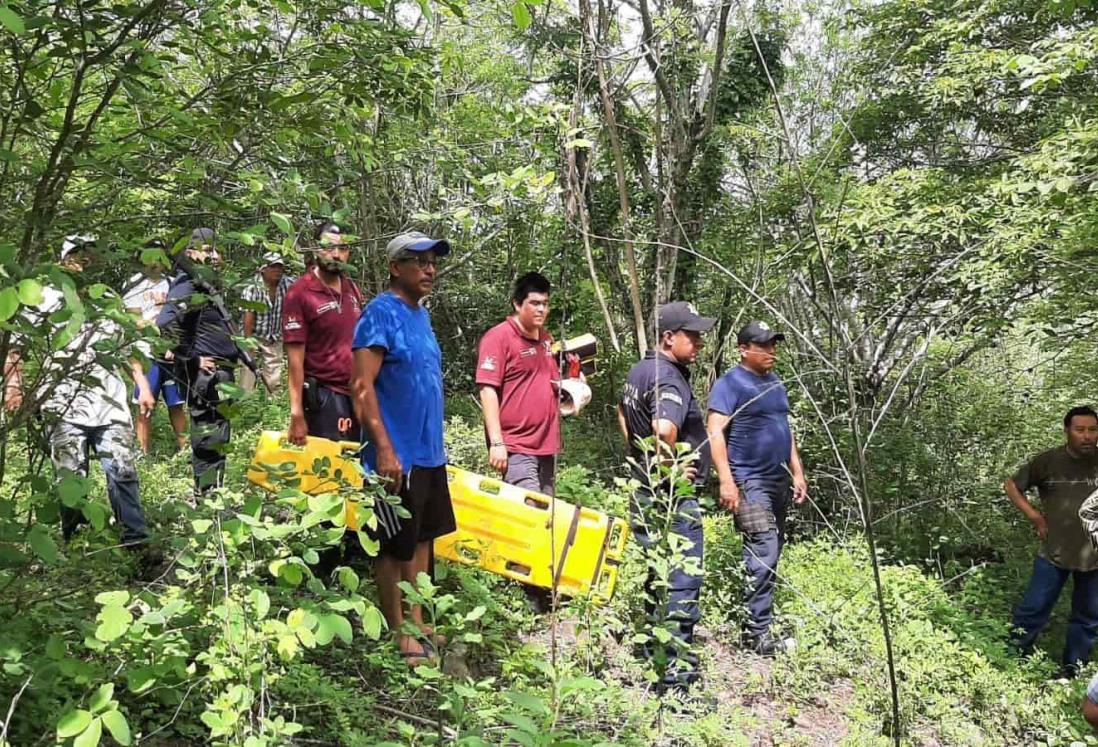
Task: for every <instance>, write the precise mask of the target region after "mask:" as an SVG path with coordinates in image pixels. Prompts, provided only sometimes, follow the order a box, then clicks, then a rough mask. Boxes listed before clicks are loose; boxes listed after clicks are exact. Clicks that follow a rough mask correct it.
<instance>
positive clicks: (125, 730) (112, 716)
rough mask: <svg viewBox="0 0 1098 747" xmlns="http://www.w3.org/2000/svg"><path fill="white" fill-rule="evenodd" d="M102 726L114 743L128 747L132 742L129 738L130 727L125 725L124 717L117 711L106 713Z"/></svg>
mask: <svg viewBox="0 0 1098 747" xmlns="http://www.w3.org/2000/svg"><path fill="white" fill-rule="evenodd" d="M103 725H104V726H106V727H107V731H109V732H110V733H111V736H112V737H114V741H116V742H118V743H119V744H121V745H128V744H130V742H131V741H132V739H131V737H130V725H129V724H128V723H126V717H125V716H123V715H122V714H121V713H120V712H118V711H107V712H106V713H104V714H103Z"/></svg>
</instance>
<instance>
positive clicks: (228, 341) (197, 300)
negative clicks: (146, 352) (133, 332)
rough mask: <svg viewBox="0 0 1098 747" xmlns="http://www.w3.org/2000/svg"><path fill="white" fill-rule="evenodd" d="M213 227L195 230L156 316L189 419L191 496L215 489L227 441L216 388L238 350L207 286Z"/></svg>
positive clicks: (214, 262)
mask: <svg viewBox="0 0 1098 747" xmlns="http://www.w3.org/2000/svg"><path fill="white" fill-rule="evenodd" d="M216 240H217V239H216V236H215V234H214V231H213V229H212V228H196V229H194V231H192V232H191V239H190V241H189V242H188V243H187V248H186V249H185V250H184V260H183V261H179V260H177V265H178V271H177V272H176V274H175V275H174V276H173V277H172V280H171V285H170V286H169V288H168V298H167V300H166V301H165V303H164V306H163V307H161V309H160V313H159V314H158V315H157V317H156V326H157V327H159V328H160V335H161V337H164V338H165V339H167V340H169V341H171V344H172V348H171V350H169V351H168V354H167V355H166V356H165V358H166V360H169V361H170V362H171V363H172V365H173V367H174V368H173V370H174V372H175V373H174V375H175V377H176V381H178V382H179V384H180V386H182V387H183V391H184V394H185V395H186V397H187V406H188V409H189V411H190V418H191V467H192V469H193V471H194V485H195V494H196V495H200V494H203V493H206V492H207V491H208V490H210V489H211V488H213V487H220V486H221V484H222V482H223V480H224V477H225V450H226V448H227V447H228V444H229V439H230V437H231V436H232V428H231V425H230V423H229V418H228V417H227V416H226V414H225V412H224V411H225V406H226V404H227V402H226V401H224V400H223V399H222V395H221V392H220V390H219V389H218V385H219V384H224V383H230V382H232V381H233V378H234V377H233V370H234V369H235V368H236V365H237V361H238V360H239V359H240V349H239V348H237V346H236V343H235V342H234V341H233V337H232V328H231V326H230V322H229V319H228V317H227V316H226V312H225V309H224V304H223V303H221V300H220V295H219V293H218V291H217V289H216V288H215V287H214V286H213V284H212V283H211V280H212V278H213V277H215V272H214V270H216V268H218V267H219V266H220V265H221V254H220V252H218V250H217V245H216Z"/></svg>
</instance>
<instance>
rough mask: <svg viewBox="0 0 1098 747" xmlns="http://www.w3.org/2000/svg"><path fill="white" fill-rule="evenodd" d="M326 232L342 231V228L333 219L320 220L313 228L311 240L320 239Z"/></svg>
mask: <svg viewBox="0 0 1098 747" xmlns="http://www.w3.org/2000/svg"><path fill="white" fill-rule="evenodd" d="M326 233H343V229H342V228H341V227H340V225H339V224H338V223H336V222H335V221H331V220H322V221H320V222H319V223H317V224H316V228H314V229H313V241H320V238H321V237H322V236H323V235H324V234H326Z"/></svg>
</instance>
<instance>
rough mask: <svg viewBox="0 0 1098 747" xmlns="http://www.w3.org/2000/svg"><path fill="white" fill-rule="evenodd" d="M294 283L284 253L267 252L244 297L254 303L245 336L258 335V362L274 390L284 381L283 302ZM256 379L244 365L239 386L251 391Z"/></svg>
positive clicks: (247, 315)
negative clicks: (288, 273) (288, 272)
mask: <svg viewBox="0 0 1098 747" xmlns="http://www.w3.org/2000/svg"><path fill="white" fill-rule="evenodd" d="M292 284H293V278H291V277H289V276H288V275H286V268H285V260H283V259H282V255H281V254H279V253H278V252H267V253H266V254H264V255H263V266H262V267H261V268H260V270H259V276H258V277H257V278H256V279H255V281H254V282H252V283H250V284H249V285H248V286H247V287H246V288H245V289H244V292H243V294H242V296H243V298H244V301H246V302H247V303H249V304H251V306H249V307H248V308H245V310H244V336H245V337H255V338H256V341H257V343H258V346H257V347H256V349H255V362H256V366H257V367H258V369H259V375H260V376H262V377H263V381H264V383H266V385H267V390H268V391H270V392H272V393H273V392H275V391H277V390H278V388H279V385H280V384H281V382H282V306H283V303H284V302H285V300H286V293H287V292H288V291H289V290H290V286H291V285H292ZM255 383H256V378H255V374H253V373H252V372H251V371H249V370H247V369H245V370H244V371H243V372H242V373H241V375H240V386H241V387H242V388H244V389H245V390H247V391H251V390H253V389H255Z"/></svg>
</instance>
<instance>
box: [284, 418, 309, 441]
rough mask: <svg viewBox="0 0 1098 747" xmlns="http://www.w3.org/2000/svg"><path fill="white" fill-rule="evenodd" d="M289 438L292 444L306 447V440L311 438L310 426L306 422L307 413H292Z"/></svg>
mask: <svg viewBox="0 0 1098 747" xmlns="http://www.w3.org/2000/svg"><path fill="white" fill-rule="evenodd" d="M287 436H288V438H289V439H290V443H292V444H294V445H296V446H304V445H305V439H306V438H308V436H309V425H308V423H306V422H305V413H301V412H299V413H296V414H295V413H290V430H289V433H288V434H287Z"/></svg>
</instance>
